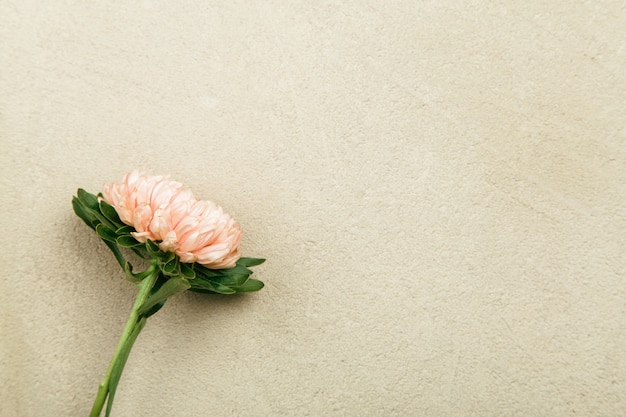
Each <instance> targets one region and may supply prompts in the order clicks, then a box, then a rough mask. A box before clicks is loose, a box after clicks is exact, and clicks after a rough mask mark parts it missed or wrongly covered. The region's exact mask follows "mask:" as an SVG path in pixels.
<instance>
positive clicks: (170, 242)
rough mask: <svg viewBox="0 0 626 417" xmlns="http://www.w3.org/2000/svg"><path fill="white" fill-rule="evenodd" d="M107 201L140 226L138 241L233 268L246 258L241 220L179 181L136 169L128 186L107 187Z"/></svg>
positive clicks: (125, 219)
mask: <svg viewBox="0 0 626 417" xmlns="http://www.w3.org/2000/svg"><path fill="white" fill-rule="evenodd" d="M102 197H103V199H104V201H106V202H107V203H109V204H110V205H111V206H113V207H114V208H115V210H116V211H117V213H118V215H119V216H120V220H122V221H123V222H124V223H125V224H127V225H130V226H133V227H134V228H135V230H136V232H133V233H132V235H133V236H134V237H135V239H137V240H138V241H140V242H145V241H146V240H148V239H150V240H152V241H154V242H157V243H158V244H159V247H160V249H161V250H163V251H168V252H175V253H176V254H177V255H178V256H179V257H180V260H181V262H197V263H199V264H201V265H204V266H206V267H208V268H213V269H218V268H232V267H234V266H235V263H236V262H237V260H238V259H239V258H240V256H241V255H240V252H239V243H240V240H241V235H242V231H241V229H240V228H239V226H238V225H237V223H236V222H235V220H233V218H232V217H230V216H229V215H228V214H226V213H224V211H223V210H222V208H221V207H219V206H216V205H215V204H213V203H212V202H210V201H198V200H197V199H196V198H195V197H194V196H193V194H192V193H191V191H189V190H184V189H183V184H181V183H179V182H176V181H172V180H170V179H169V178H167V177H163V176H150V175H146V174H143V173H140V172H138V171H133V172H130V173H128V174H126V176H124V179H123V180H122V182H119V183H113V184H106V185H105V186H104V188H103V191H102Z"/></svg>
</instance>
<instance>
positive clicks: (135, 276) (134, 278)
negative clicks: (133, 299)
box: [124, 261, 154, 284]
mask: <svg viewBox="0 0 626 417" xmlns="http://www.w3.org/2000/svg"><path fill="white" fill-rule="evenodd" d="M124 272H125V273H126V278H127V279H128V280H129V281H130V282H132V283H134V284H138V283H140V282H141V281H142V280H143V279H144V278H145V277H147V276H148V275H150V274H152V273H154V266H151V267H149V268H148V269H146V270H145V271H141V272H137V273H135V272H133V266H132V265H131V264H130V262H128V261H127V262H126V263H125V265H124Z"/></svg>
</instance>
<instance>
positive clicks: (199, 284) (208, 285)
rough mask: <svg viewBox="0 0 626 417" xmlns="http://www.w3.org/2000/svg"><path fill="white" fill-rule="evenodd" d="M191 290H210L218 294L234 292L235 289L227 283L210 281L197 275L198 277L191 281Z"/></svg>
mask: <svg viewBox="0 0 626 417" xmlns="http://www.w3.org/2000/svg"><path fill="white" fill-rule="evenodd" d="M190 284H191V288H189V289H190V290H191V291H196V292H209V293H216V294H234V293H235V290H233V289H232V288H230V287H227V286H226V285H222V284H220V283H219V282H215V281H209V280H207V279H206V278H202V277H200V276H196V279H194V280H193V281H190Z"/></svg>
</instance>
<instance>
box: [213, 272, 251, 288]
mask: <svg viewBox="0 0 626 417" xmlns="http://www.w3.org/2000/svg"><path fill="white" fill-rule="evenodd" d="M249 276H250V274H238V275H222V276H219V277H211V278H210V280H211V281H213V282H217V283H218V284H222V285H225V286H227V287H236V286H239V285H242V284H243V283H244V282H246V281H247V280H248V277H249Z"/></svg>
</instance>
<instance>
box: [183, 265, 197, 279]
mask: <svg viewBox="0 0 626 417" xmlns="http://www.w3.org/2000/svg"><path fill="white" fill-rule="evenodd" d="M193 265H194V264H188V263H186V262H181V263H180V274H181V275H182V276H183V277H184V278H187V279H194V278H195V277H196V271H194V270H193Z"/></svg>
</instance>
